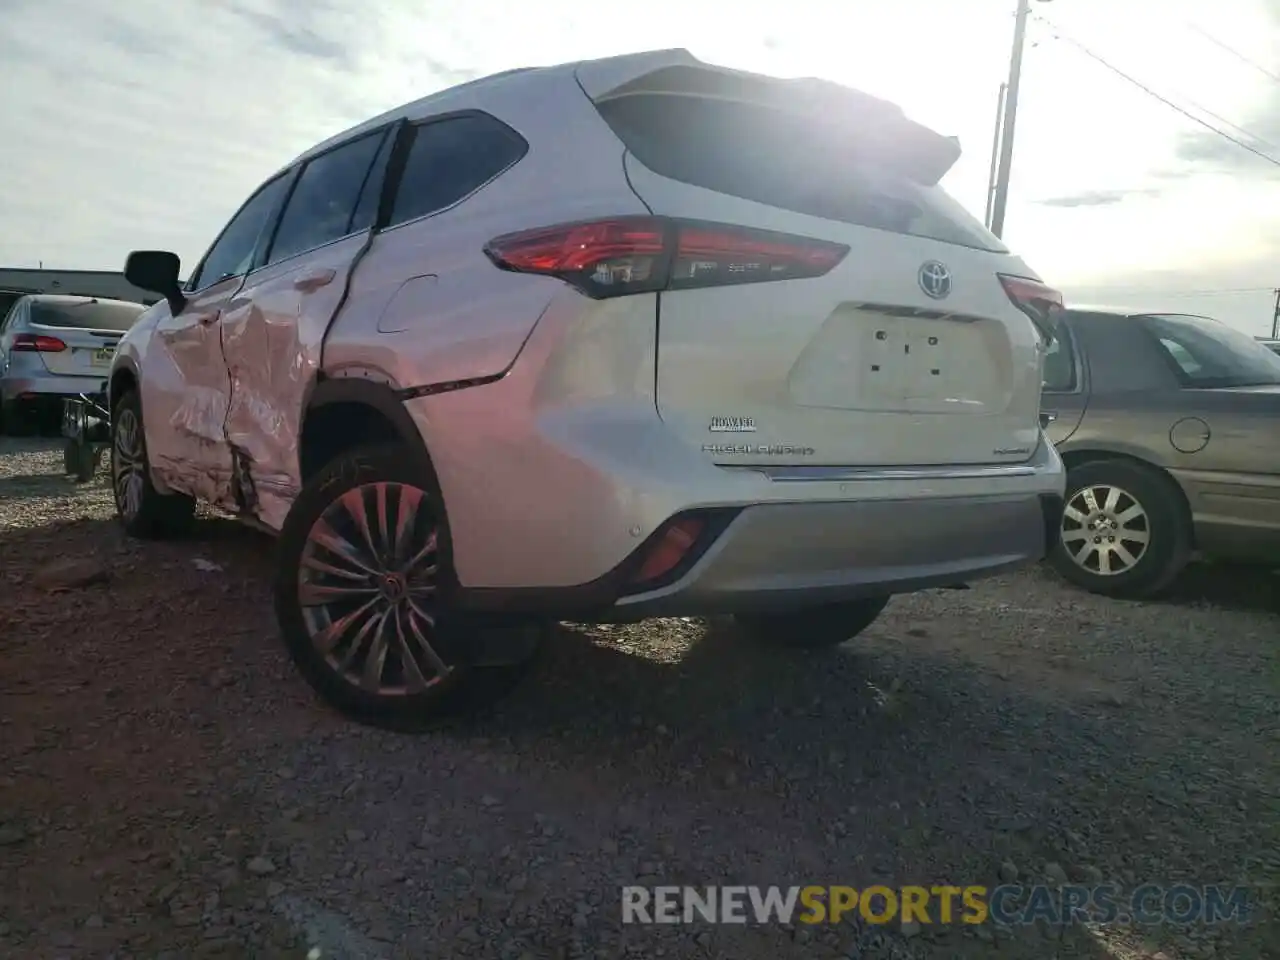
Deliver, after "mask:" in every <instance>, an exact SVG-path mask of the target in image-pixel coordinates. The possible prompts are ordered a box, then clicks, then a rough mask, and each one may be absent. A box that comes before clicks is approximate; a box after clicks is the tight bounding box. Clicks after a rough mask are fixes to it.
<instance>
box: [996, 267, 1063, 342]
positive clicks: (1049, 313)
mask: <svg viewBox="0 0 1280 960" xmlns="http://www.w3.org/2000/svg"><path fill="white" fill-rule="evenodd" d="M999 277H1000V284H1001V286H1003V287H1004V292H1005V293H1007V294H1008V295H1009V299H1010V300H1012V301H1013V305H1014V306H1015V307H1017V308H1018V309H1019V310H1021V311H1022V312H1023V313H1025V314H1026V315H1027V316H1028V317H1030V318H1031V322H1032V323H1034V324H1035V325H1036V329H1037V330H1038V331H1040V336H1041V337H1043V338H1044V342H1045V343H1052V342H1053V340H1054V338H1055V337H1057V335H1058V323H1059V321H1060V320H1061V319H1062V294H1061V293H1059V292H1058V291H1057V290H1055V289H1053V287H1050V286H1048V285H1047V284H1044V283H1041V282H1040V281H1039V280H1032V279H1030V278H1029V277H1011V276H1009V275H1008V274H1004V273H1002V274H999Z"/></svg>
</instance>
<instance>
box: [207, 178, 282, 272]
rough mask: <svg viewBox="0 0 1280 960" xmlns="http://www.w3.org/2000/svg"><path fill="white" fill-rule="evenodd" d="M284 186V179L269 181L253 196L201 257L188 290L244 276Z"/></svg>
mask: <svg viewBox="0 0 1280 960" xmlns="http://www.w3.org/2000/svg"><path fill="white" fill-rule="evenodd" d="M287 183H288V177H277V178H276V179H275V180H272V181H271V182H270V183H268V184H267V185H266V186H264V187H263V188H262V189H260V190H259V191H258V192H257V193H255V194H254V195H253V199H251V200H250V201H249V202H248V203H246V204H245V205H244V206H243V207H242V208H241V209H240V212H239V213H237V214H236V215H235V216H234V217H233V218H232V219H231V222H230V223H229V224H227V226H226V229H224V230H223V231H222V235H221V236H219V237H218V239H217V240H215V241H214V244H213V247H212V248H211V249H210V250H209V252H208V254H206V255H205V258H204V263H203V264H202V265H201V266H200V269H199V271H198V272H197V273H196V275H195V276H193V277H192V278H191V284H190V288H191V289H192V290H199V289H202V288H203V287H207V286H210V285H212V284H215V283H217V282H218V281H219V280H225V279H226V278H227V277H238V276H240V275H241V274H243V273H246V272H248V270H249V265H250V264H251V263H252V262H253V254H254V252H255V251H256V250H257V249H258V240H259V239H261V237H262V231H263V229H264V228H265V227H266V226H267V220H268V218H269V217H270V216H271V213H272V211H273V210H275V209H276V206H277V204H278V203H279V202H280V195H281V194H282V193H284V189H285V186H286V184H287Z"/></svg>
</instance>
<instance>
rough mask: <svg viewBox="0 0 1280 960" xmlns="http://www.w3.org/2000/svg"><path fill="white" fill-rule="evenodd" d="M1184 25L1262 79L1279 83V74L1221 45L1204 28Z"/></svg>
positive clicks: (1187, 22)
mask: <svg viewBox="0 0 1280 960" xmlns="http://www.w3.org/2000/svg"><path fill="white" fill-rule="evenodd" d="M1186 24H1187V27H1188V28H1190V29H1191V30H1192V31H1193V32H1194V33H1198V34H1200V36H1202V37H1204V38H1205V39H1206V40H1208V41H1209V42H1210V43H1212V44H1213V45H1214V46H1215V47H1218V48H1219V49H1221V50H1225V51H1226V52H1227V53H1229V54H1231V55H1232V56H1233V57H1235V58H1236V59H1237V60H1239V61H1240V62H1241V63H1244V64H1247V65H1248V66H1251V67H1253V69H1255V70H1257V71H1258V72H1259V73H1260V74H1262V75H1263V76H1264V77H1270V78H1271V79H1272V80H1274V81H1275V82H1276V83H1280V74H1275V73H1272V72H1271V71H1270V70H1268V69H1267V68H1266V67H1264V66H1262V64H1260V63H1258V62H1257V61H1256V60H1251V59H1250V58H1249V57H1246V56H1245V55H1244V54H1243V53H1241V52H1240V51H1239V50H1237V49H1236V48H1235V47H1232V46H1229V45H1228V44H1226V43H1223V42H1222V41H1221V40H1219V39H1218V38H1217V37H1215V36H1214V35H1213V34H1211V33H1209V31H1207V30H1205V29H1204V27H1201V26H1197V25H1196V24H1194V23H1192V22H1190V21H1189V20H1188V21H1186Z"/></svg>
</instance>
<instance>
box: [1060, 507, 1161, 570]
mask: <svg viewBox="0 0 1280 960" xmlns="http://www.w3.org/2000/svg"><path fill="white" fill-rule="evenodd" d="M1061 535H1062V545H1063V547H1064V548H1065V549H1066V552H1067V555H1068V556H1069V557H1071V559H1072V561H1074V562H1075V564H1076V565H1077V566H1079V567H1080V568H1081V569H1083V570H1085V571H1087V572H1089V573H1091V574H1094V575H1096V576H1100V577H1114V576H1118V575H1120V574H1122V573H1127V572H1128V571H1130V570H1132V569H1133V568H1134V567H1136V566H1137V565H1138V563H1139V562H1140V561H1141V560H1142V558H1143V557H1144V556H1145V555H1146V552H1147V548H1148V547H1149V546H1150V544H1151V526H1150V521H1149V520H1148V517H1147V511H1146V510H1145V509H1144V508H1143V506H1142V504H1141V503H1139V502H1138V500H1137V498H1136V497H1134V496H1133V495H1132V494H1131V493H1129V492H1128V491H1126V490H1124V489H1122V488H1121V487H1117V486H1112V485H1108V484H1095V485H1093V486H1088V487H1082V488H1081V489H1079V490H1077V491H1076V492H1075V494H1074V495H1073V496H1072V497H1071V499H1070V500H1068V501H1067V505H1066V507H1065V508H1064V509H1063V512H1062V532H1061Z"/></svg>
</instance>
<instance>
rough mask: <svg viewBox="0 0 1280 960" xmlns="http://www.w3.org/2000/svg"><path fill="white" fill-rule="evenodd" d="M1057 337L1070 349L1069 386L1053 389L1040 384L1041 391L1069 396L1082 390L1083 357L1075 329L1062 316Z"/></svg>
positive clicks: (1058, 395)
mask: <svg viewBox="0 0 1280 960" xmlns="http://www.w3.org/2000/svg"><path fill="white" fill-rule="evenodd" d="M1057 337H1058V339H1059V340H1061V341H1062V342H1063V343H1064V344H1066V346H1067V348H1068V349H1069V350H1070V351H1071V386H1070V387H1069V388H1068V389H1066V390H1055V389H1053V388H1052V387H1045V386H1042V387H1041V388H1040V392H1041V393H1051V394H1053V395H1054V396H1055V397H1069V396H1073V395H1076V394H1080V393H1083V392H1084V357H1083V355H1082V352H1081V350H1080V347H1079V340H1078V338H1077V337H1076V335H1075V331H1074V330H1072V329H1071V326H1070V324H1069V323H1068V322H1067V320H1066V319H1065V318H1064V319H1063V321H1062V322H1061V323H1059V324H1058V331H1057ZM1042 379H1043V378H1042Z"/></svg>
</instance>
